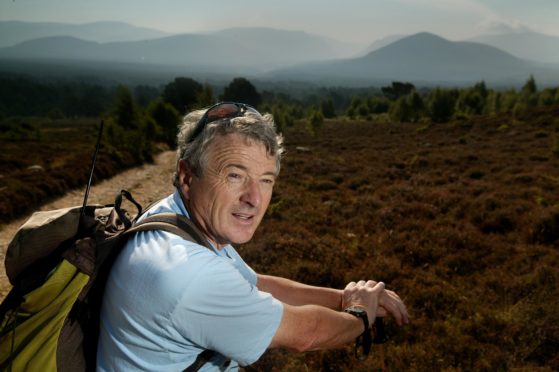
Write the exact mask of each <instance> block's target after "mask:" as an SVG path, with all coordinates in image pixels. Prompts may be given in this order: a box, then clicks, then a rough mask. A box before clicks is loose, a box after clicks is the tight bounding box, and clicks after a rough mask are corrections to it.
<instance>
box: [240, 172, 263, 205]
mask: <svg viewBox="0 0 559 372" xmlns="http://www.w3.org/2000/svg"><path fill="white" fill-rule="evenodd" d="M241 202H243V203H246V204H248V205H250V206H251V207H258V206H260V204H261V203H262V192H261V190H260V184H259V183H258V181H256V180H252V179H251V180H249V181H248V182H247V183H246V185H245V188H244V190H243V193H242V194H241Z"/></svg>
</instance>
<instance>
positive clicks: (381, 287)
mask: <svg viewBox="0 0 559 372" xmlns="http://www.w3.org/2000/svg"><path fill="white" fill-rule="evenodd" d="M373 291H374V292H379V294H380V292H383V291H384V283H383V282H378V283H377V284H375V286H374V287H373Z"/></svg>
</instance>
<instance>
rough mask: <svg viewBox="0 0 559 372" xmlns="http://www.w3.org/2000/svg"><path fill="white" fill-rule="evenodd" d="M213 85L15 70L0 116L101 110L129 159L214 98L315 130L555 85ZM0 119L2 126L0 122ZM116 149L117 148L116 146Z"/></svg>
mask: <svg viewBox="0 0 559 372" xmlns="http://www.w3.org/2000/svg"><path fill="white" fill-rule="evenodd" d="M217 89H219V88H217V87H215V86H211V85H209V84H207V83H205V84H202V83H200V82H198V81H196V80H194V79H192V78H189V77H177V78H175V79H174V80H173V81H171V82H169V83H167V84H165V85H162V86H160V87H152V86H146V85H138V86H135V87H131V88H130V87H127V86H123V85H119V86H112V87H107V86H102V85H95V84H86V83H51V84H46V83H40V82H37V81H33V80H30V79H28V78H23V77H13V78H9V77H3V78H0V119H3V118H10V117H14V116H41V117H48V118H51V119H59V118H73V117H102V118H104V119H105V120H106V123H107V130H106V136H105V137H106V141H107V143H109V144H112V145H114V149H115V150H114V151H123V152H124V153H127V154H129V155H130V156H132V157H133V160H134V162H143V161H146V160H150V159H151V154H152V146H153V143H154V142H163V143H166V144H168V145H169V146H170V147H173V146H174V142H175V136H176V131H177V125H178V124H179V122H180V120H181V117H182V116H183V115H184V114H185V113H186V112H188V111H190V110H192V109H196V108H202V107H206V106H208V105H211V104H212V103H214V102H215V101H216V100H225V101H240V102H245V103H248V104H251V105H252V106H254V107H256V108H258V109H259V110H261V111H262V112H271V113H272V114H273V115H274V119H275V121H276V125H277V127H278V129H279V130H280V131H282V130H283V129H284V128H285V127H288V126H292V125H294V123H295V122H296V121H298V120H301V119H305V120H304V122H305V123H306V124H307V125H308V128H309V129H310V130H311V131H312V132H313V133H317V132H318V130H319V129H320V126H321V125H322V123H323V121H324V120H325V119H332V118H340V117H343V118H348V119H350V120H355V119H360V120H371V121H398V122H418V121H430V122H445V121H449V120H452V119H460V118H465V117H469V116H472V115H481V114H494V113H501V112H512V113H517V112H519V111H523V110H525V109H526V108H529V107H534V106H545V105H553V104H559V89H558V88H545V89H543V90H539V89H538V87H537V84H536V81H535V80H534V78H533V77H532V76H530V77H529V78H528V79H527V81H526V83H525V84H524V85H523V86H522V87H521V89H520V90H518V91H517V90H515V89H508V90H496V89H490V88H488V87H487V86H486V84H485V83H484V82H483V81H481V82H479V83H477V84H475V85H474V86H472V87H467V88H461V89H458V88H447V89H445V88H432V89H427V88H422V89H417V88H416V87H415V86H414V85H413V84H412V83H409V82H397V81H396V82H392V84H391V85H388V86H383V87H380V88H374V87H371V88H360V89H351V88H318V89H315V90H314V91H310V92H309V93H308V94H306V95H304V96H302V97H297V98H295V97H293V96H292V95H290V94H289V92H275V91H270V90H263V91H262V92H259V91H258V89H257V88H256V87H255V85H254V84H253V83H252V82H250V81H249V80H248V79H246V78H242V77H239V78H235V79H233V80H232V81H231V82H230V83H229V84H228V85H226V86H224V87H222V92H221V93H220V94H216V93H215V91H216V90H217ZM5 127H6V125H3V126H2V128H5ZM116 155H118V154H116Z"/></svg>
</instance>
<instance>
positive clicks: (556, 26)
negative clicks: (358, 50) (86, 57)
mask: <svg viewBox="0 0 559 372" xmlns="http://www.w3.org/2000/svg"><path fill="white" fill-rule="evenodd" d="M0 20H4V21H5V20H20V21H36V22H65V23H87V22H94V21H124V22H127V23H131V24H133V25H136V26H144V27H150V28H156V29H159V30H162V31H168V32H173V33H183V32H203V31H215V30H221V29H224V28H229V27H239V26H246V27H253V26H264V27H272V28H279V29H288V30H303V31H307V32H309V33H313V34H319V35H324V36H329V37H332V38H336V39H339V40H343V41H354V42H359V43H364V44H368V43H370V42H372V41H374V40H376V39H379V38H382V37H384V36H388V35H393V34H411V33H415V32H420V31H429V32H433V33H436V34H439V35H441V36H443V37H446V38H448V39H451V40H461V39H467V38H469V37H472V36H476V35H479V34H482V33H487V32H490V31H496V30H502V29H504V28H510V27H512V28H514V29H521V28H528V29H530V30H533V31H538V32H542V33H545V34H549V35H555V36H559V0H346V1H343V0H279V1H265V0H235V1H224V0H222V1H218V0H94V1H87V0H0Z"/></svg>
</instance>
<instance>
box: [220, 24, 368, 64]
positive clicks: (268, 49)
mask: <svg viewBox="0 0 559 372" xmlns="http://www.w3.org/2000/svg"><path fill="white" fill-rule="evenodd" d="M214 35H217V36H220V37H224V38H226V39H229V40H231V41H232V42H235V43H236V44H239V45H243V46H244V47H245V48H249V49H253V50H255V51H259V52H260V53H263V54H265V55H267V56H268V57H269V59H270V62H269V63H270V64H273V65H275V66H286V65H289V64H295V63H301V62H308V61H319V60H331V59H338V58H347V57H350V56H352V55H354V54H355V53H357V52H358V51H360V50H362V49H363V46H362V45H360V44H352V43H345V42H342V41H338V40H334V39H331V38H327V37H323V36H318V35H312V34H308V33H306V32H304V31H288V30H277V29H271V28H254V27H250V28H230V29H225V30H222V31H218V32H216V33H215V34H214Z"/></svg>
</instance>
